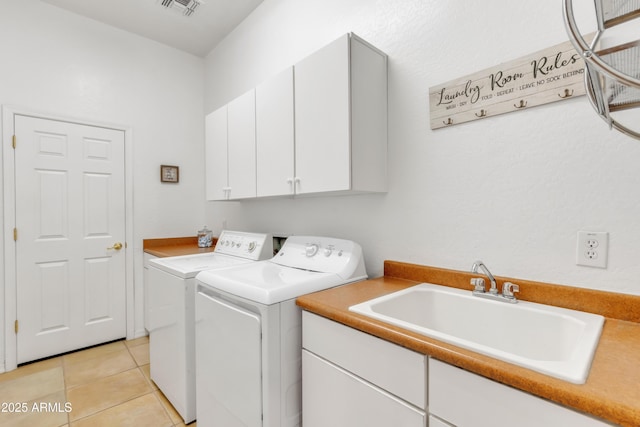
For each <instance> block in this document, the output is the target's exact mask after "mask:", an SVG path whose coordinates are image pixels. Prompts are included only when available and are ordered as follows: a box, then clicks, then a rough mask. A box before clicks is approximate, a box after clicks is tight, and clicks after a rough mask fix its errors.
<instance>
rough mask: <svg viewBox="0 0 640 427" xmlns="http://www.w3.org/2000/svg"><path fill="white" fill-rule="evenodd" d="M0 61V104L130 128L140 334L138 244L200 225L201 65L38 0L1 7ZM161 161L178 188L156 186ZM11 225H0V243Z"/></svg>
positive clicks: (137, 329) (0, 273)
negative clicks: (176, 170)
mask: <svg viewBox="0 0 640 427" xmlns="http://www.w3.org/2000/svg"><path fill="white" fill-rule="evenodd" d="M0 58H1V60H0V62H1V64H2V65H1V66H0V104H3V105H12V106H19V107H22V108H27V109H30V110H34V111H37V112H44V113H50V114H53V115H56V116H63V117H69V118H73V119H78V120H88V121H91V122H101V123H111V124H116V125H123V126H126V127H128V128H130V129H131V130H132V135H133V140H132V144H133V159H131V160H132V161H133V171H134V172H133V197H134V206H133V211H134V220H133V222H134V233H135V234H134V241H133V242H128V245H129V250H133V251H134V253H135V265H134V268H135V288H134V292H135V306H136V313H135V317H136V318H135V332H136V334H140V333H144V329H143V323H142V315H143V312H142V239H144V238H152V237H164V236H185V235H195V232H196V231H197V230H198V229H199V228H201V227H202V225H203V220H204V202H203V199H204V179H203V173H204V164H203V162H202V152H203V141H204V124H203V115H202V112H203V110H202V109H203V90H204V61H203V60H202V58H199V57H196V56H192V55H190V54H186V53H184V52H180V51H178V50H175V49H173V48H169V47H166V46H164V45H160V44H158V43H156V42H152V41H150V40H148V39H145V38H142V37H139V36H136V35H132V34H130V33H126V32H124V31H120V30H117V29H115V28H112V27H108V26H105V25H102V24H100V23H98V22H96V21H93V20H90V19H86V18H82V17H80V16H78V15H74V14H71V13H68V12H66V11H63V10H61V9H58V8H56V7H53V6H51V5H48V4H45V3H42V2H40V1H37V0H20V1H2V2H0ZM7 143H10V141H3V144H7ZM0 152H1V150H0ZM0 155H1V154H0ZM161 164H172V165H178V166H180V184H178V185H172V184H161V183H160V182H159V181H160V180H159V176H160V171H159V168H160V165H161ZM0 179H2V178H1V174H0ZM0 188H2V186H1V185H0ZM0 211H1V210H0ZM0 215H1V212H0ZM1 220H2V218H0V221H1ZM12 228H13V224H4V227H3V230H4V232H5V233H4V235H5V237H6V238H10V236H9V233H8V230H10V229H12ZM0 251H1V249H0ZM1 255H2V253H1V252H0V259H2V257H1ZM3 267H4V266H3V265H2V264H0V277H2V278H3V279H2V280H3V282H2V289H4V268H3ZM2 294H4V292H2ZM3 308H4V301H3V300H2V303H1V304H0V310H3ZM0 319H4V314H3V313H0ZM3 330H4V328H3ZM0 342H4V339H2V340H0ZM0 354H4V350H3V349H2V347H1V345H0Z"/></svg>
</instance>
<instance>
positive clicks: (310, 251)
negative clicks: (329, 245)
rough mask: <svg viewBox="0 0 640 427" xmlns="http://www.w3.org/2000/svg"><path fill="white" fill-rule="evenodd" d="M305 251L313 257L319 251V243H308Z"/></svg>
mask: <svg viewBox="0 0 640 427" xmlns="http://www.w3.org/2000/svg"><path fill="white" fill-rule="evenodd" d="M304 252H305V254H306V255H307V256H308V257H312V256H314V255H315V254H317V253H318V245H316V244H315V243H312V244H310V245H307V247H306V248H305V250H304Z"/></svg>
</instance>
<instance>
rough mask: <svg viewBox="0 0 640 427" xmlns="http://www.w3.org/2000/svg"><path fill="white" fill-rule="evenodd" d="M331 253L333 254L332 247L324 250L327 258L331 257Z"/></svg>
mask: <svg viewBox="0 0 640 427" xmlns="http://www.w3.org/2000/svg"><path fill="white" fill-rule="evenodd" d="M331 252H333V248H332V247H331V246H329V247H327V248H325V249H324V256H326V257H328V256H330V255H331Z"/></svg>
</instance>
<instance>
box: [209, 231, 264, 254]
mask: <svg viewBox="0 0 640 427" xmlns="http://www.w3.org/2000/svg"><path fill="white" fill-rule="evenodd" d="M214 252H215V253H218V254H224V255H233V256H238V257H242V258H247V259H251V260H254V261H259V260H264V259H269V258H271V257H272V256H273V238H272V237H271V235H270V234H263V233H245V232H242V231H229V230H223V231H222V232H221V233H220V237H218V243H217V244H216V247H215V249H214Z"/></svg>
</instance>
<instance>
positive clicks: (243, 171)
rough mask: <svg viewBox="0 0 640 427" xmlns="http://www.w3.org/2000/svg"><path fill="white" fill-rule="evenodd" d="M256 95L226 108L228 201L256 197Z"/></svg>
mask: <svg viewBox="0 0 640 427" xmlns="http://www.w3.org/2000/svg"><path fill="white" fill-rule="evenodd" d="M255 94H256V92H255V89H252V90H250V91H249V92H247V93H245V94H244V95H242V96H240V97H238V98H236V99H234V100H233V101H231V102H230V103H229V104H228V105H227V115H228V117H227V123H228V127H227V129H228V130H227V132H228V134H227V144H228V153H229V154H228V155H229V157H228V168H229V169H228V171H229V172H228V173H229V199H247V198H251V197H256V95H255Z"/></svg>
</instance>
